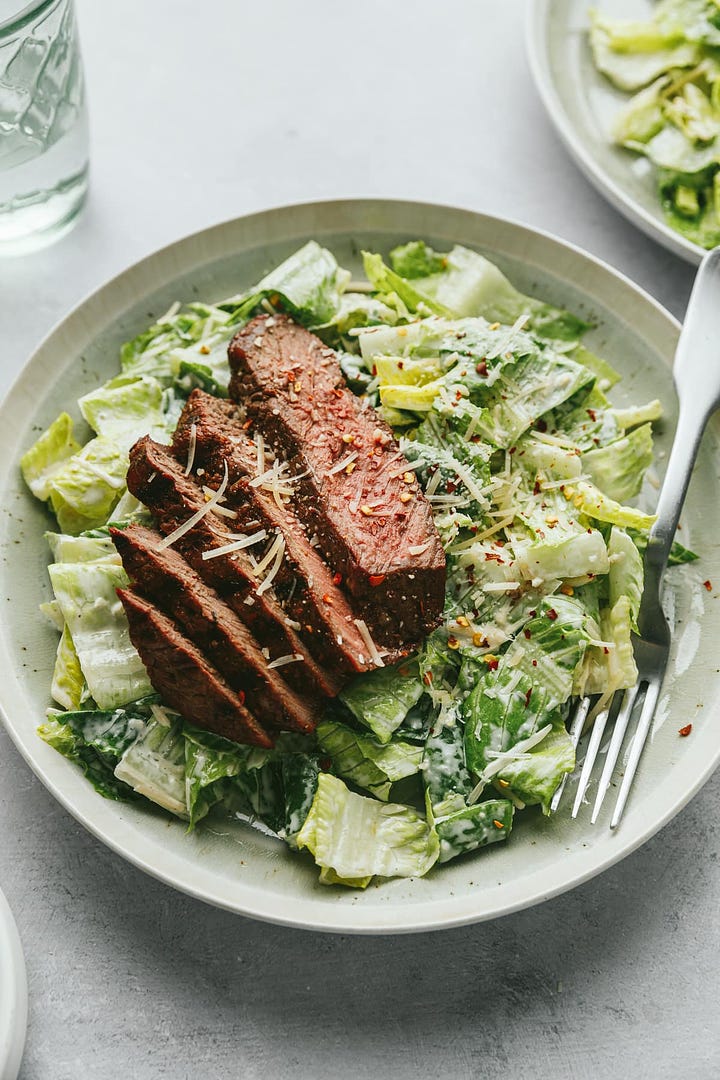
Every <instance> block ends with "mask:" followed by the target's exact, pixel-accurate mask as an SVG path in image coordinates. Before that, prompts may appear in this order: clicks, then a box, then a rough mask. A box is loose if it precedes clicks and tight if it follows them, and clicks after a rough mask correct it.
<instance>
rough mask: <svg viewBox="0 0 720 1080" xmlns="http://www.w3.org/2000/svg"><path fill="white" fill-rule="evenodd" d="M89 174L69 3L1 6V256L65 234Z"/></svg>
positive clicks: (46, 0) (0, 2) (40, 0)
mask: <svg viewBox="0 0 720 1080" xmlns="http://www.w3.org/2000/svg"><path fill="white" fill-rule="evenodd" d="M87 173H88V124H87V110H86V106H85V87H84V82H83V70H82V60H81V57H80V43H79V41H78V34H77V27H76V25H75V13H74V10H73V3H72V0H35V2H34V3H25V4H22V3H21V2H20V0H15V2H12V0H0V255H2V254H5V253H12V252H16V251H28V250H32V249H33V248H35V247H39V246H42V245H43V244H45V243H47V242H48V241H49V240H51V239H54V238H55V237H56V236H59V235H60V234H61V233H62V232H64V231H65V228H66V227H67V225H68V224H69V223H70V222H71V221H72V220H73V218H74V217H75V215H76V214H77V212H78V211H79V209H80V207H81V206H82V204H83V201H84V199H85V194H86V192H87Z"/></svg>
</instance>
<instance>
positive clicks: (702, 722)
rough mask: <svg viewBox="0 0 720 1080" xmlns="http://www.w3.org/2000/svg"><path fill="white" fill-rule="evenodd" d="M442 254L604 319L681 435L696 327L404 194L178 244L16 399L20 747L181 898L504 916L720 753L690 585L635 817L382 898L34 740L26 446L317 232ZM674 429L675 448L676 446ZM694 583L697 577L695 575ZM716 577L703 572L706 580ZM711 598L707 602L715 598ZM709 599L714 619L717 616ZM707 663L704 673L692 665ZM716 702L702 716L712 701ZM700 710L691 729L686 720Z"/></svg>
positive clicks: (11, 434)
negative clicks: (170, 313) (192, 307)
mask: <svg viewBox="0 0 720 1080" xmlns="http://www.w3.org/2000/svg"><path fill="white" fill-rule="evenodd" d="M418 236H421V237H424V238H425V239H427V240H429V241H430V243H432V244H433V245H434V246H436V247H437V248H439V249H440V250H446V249H447V248H448V246H450V245H451V244H452V243H453V242H455V241H459V242H462V243H464V244H469V245H471V246H475V247H477V248H481V249H483V250H484V251H486V252H487V253H488V254H489V255H490V256H491V257H492V258H494V259H496V260H497V261H498V262H499V263H500V265H501V266H502V267H503V268H504V269H505V270H506V271H507V272H508V273H509V274H510V275H511V277H512V278H513V280H514V281H515V282H516V283H517V284H518V286H519V287H521V288H522V289H523V290H524V291H526V292H530V293H532V294H533V295H537V296H541V297H543V298H546V299H548V300H549V301H553V302H556V303H561V304H565V305H567V306H568V307H569V308H571V309H573V310H575V311H577V312H579V313H581V314H582V313H585V314H586V315H587V314H590V315H592V316H593V317H594V318H595V319H596V320H597V324H598V325H597V328H596V329H595V330H594V331H593V332H592V333H591V334H590V335H589V337H588V341H589V344H590V346H591V347H594V348H595V349H596V351H599V352H600V353H602V354H604V355H606V356H607V357H608V358H609V359H610V360H611V361H613V362H614V363H616V364H618V365H619V366H620V367H621V368H622V370H623V372H624V373H625V375H626V379H625V381H624V383H623V386H622V390H621V391H620V393H619V395H618V400H619V401H624V400H625V401H627V400H630V399H632V400H634V401H639V400H644V399H649V398H653V397H656V396H657V397H661V398H662V399H663V402H664V404H665V406H666V408H667V411H668V415H669V418H670V426H672V422H673V416H674V409H675V405H674V401H675V399H674V393H673V389H672V380H671V375H670V369H669V364H670V361H671V358H672V355H673V351H674V347H675V343H676V339H677V334H678V325H677V323H676V322H675V321H674V320H673V319H672V317H671V316H670V315H668V314H667V312H665V311H664V310H663V309H662V308H661V307H660V306H659V305H658V304H656V303H655V301H653V300H652V299H651V298H650V297H649V296H647V295H646V294H645V293H643V292H642V291H641V290H639V289H638V288H636V287H635V286H634V285H632V284H631V283H630V282H629V281H627V280H626V279H625V278H623V277H621V276H620V275H619V274H617V273H615V272H614V271H613V270H611V269H610V268H609V267H608V266H605V265H604V264H602V263H600V262H598V261H597V260H596V259H593V258H592V257H591V256H588V255H585V254H583V253H582V252H580V251H578V250H577V249H575V248H572V247H570V246H568V245H567V244H563V243H561V242H560V241H558V240H555V239H553V238H552V237H549V236H546V235H543V234H541V233H538V232H534V231H532V230H530V229H527V228H525V227H523V226H522V225H517V224H512V223H510V222H507V221H499V220H497V219H494V218H490V217H485V216H483V215H481V214H475V213H471V212H469V211H463V210H455V209H449V208H447V207H442V206H429V205H424V204H419V203H405V202H391V201H387V200H367V201H365V200H352V201H344V202H326V203H316V204H307V205H303V206H295V207H285V208H283V209H279V210H270V211H267V212H265V213H262V214H254V215H253V216H251V217H246V218H240V219H239V220H236V221H230V222H227V223H226V224H224V225H219V226H217V227H215V228H212V229H208V230H206V231H204V232H201V233H198V234H196V235H195V236H190V237H187V238H185V239H183V240H180V241H178V242H177V243H175V244H172V245H170V247H167V248H164V249H163V250H162V251H159V252H157V253H156V254H154V255H151V256H150V257H149V258H147V259H145V260H143V261H142V262H140V263H138V264H137V265H136V266H133V267H132V268H131V269H129V270H127V271H126V272H125V273H123V274H121V275H120V276H119V277H117V278H115V279H114V280H113V281H111V282H110V283H109V284H107V285H105V286H104V287H103V288H101V289H100V290H99V291H98V292H96V293H94V294H93V295H92V296H90V297H89V299H87V300H86V301H85V302H84V303H82V304H81V305H80V307H78V308H77V309H76V310H75V311H74V312H73V313H72V314H71V315H69V316H68V318H67V319H65V320H64V321H63V322H62V323H61V324H60V325H59V326H58V327H57V328H56V329H55V330H53V332H52V333H51V334H50V336H49V337H48V338H47V339H46V340H45V341H44V342H43V344H42V345H41V346H40V348H39V349H38V350H37V352H36V353H35V355H34V356H33V358H32V359H31V360H30V362H29V364H28V365H27V367H26V368H25V370H24V371H23V373H22V374H21V376H20V378H19V379H18V381H17V383H16V385H15V386H14V388H13V389H12V391H11V392H10V394H9V396H8V398H7V400H6V401H5V403H4V405H3V406H2V408H1V409H0V431H1V432H2V433H3V438H4V439H5V440H6V443H7V450H6V452H5V453H3V454H2V455H0V505H2V506H3V507H4V508H5V509H6V511H9V513H7V512H6V513H5V514H4V515H2V516H0V556H1V557H2V559H1V562H0V600H1V601H2V603H3V605H4V607H3V611H2V619H0V627H1V628H0V670H2V671H3V672H4V673H5V674H4V678H3V680H2V684H1V689H0V698H1V700H2V707H3V712H4V718H5V723H6V725H7V728H8V730H9V732H10V734H11V736H12V738H13V739H14V741H15V743H16V745H17V746H18V748H19V749H20V751H21V753H22V754H23V755H24V756H25V758H26V759H27V761H28V762H29V764H30V765H31V767H32V768H33V769H34V771H35V772H36V773H37V775H38V776H39V777H40V778H41V779H42V781H43V783H44V784H46V786H47V787H48V788H49V789H50V791H52V792H53V794H54V795H55V796H56V798H57V799H59V801H60V802H61V803H62V804H63V805H64V806H66V807H67V809H68V810H70V812H71V813H72V814H74V816H75V817H76V818H78V820H79V821H81V822H82V823H83V824H84V825H85V826H86V827H87V828H88V829H90V830H91V832H93V833H94V834H95V835H96V836H98V837H99V838H100V839H101V840H103V841H104V842H105V843H106V844H107V845H108V846H110V847H111V848H113V849H114V850H115V851H117V852H119V853H120V854H121V855H123V856H124V857H125V858H127V859H129V860H130V861H131V862H133V863H135V864H136V865H137V866H140V867H142V868H143V869H144V870H147V871H148V873H151V874H154V875H155V876H156V877H158V878H161V879H162V880H163V881H166V882H168V883H169V884H171V885H173V886H175V887H176V888H178V889H182V890H183V891H185V892H187V893H190V894H191V895H193V896H197V897H200V898H201V899H203V900H206V901H209V902H210V903H213V904H217V905H219V906H221V907H225V908H229V909H231V910H233V911H237V912H242V913H243V914H246V915H251V916H254V917H256V918H261V919H267V920H270V921H274V922H281V923H287V924H290V925H294V926H302V927H307V928H313V929H319V930H332V931H342V932H359V933H374V932H377V933H380V932H402V931H409V930H421V929H430V928H436V927H444V926H452V925H457V924H461V923H468V922H473V921H476V920H479V919H489V918H493V917H495V916H497V915H501V914H504V913H507V912H510V911H513V910H515V909H518V908H522V907H526V906H528V905H530V904H534V903H537V902H539V901H540V900H544V899H545V898H547V897H549V896H552V895H553V894H555V893H559V892H562V891H563V890H565V889H569V888H571V887H572V886H574V885H577V884H578V883H579V882H581V881H585V880H586V879H587V878H590V877H592V876H593V875H594V874H597V873H598V872H599V871H601V870H603V869H604V868H606V867H608V866H610V865H611V864H612V863H614V862H617V860H618V859H621V858H622V857H623V856H624V855H627V854H628V853H629V852H630V851H632V850H633V849H634V848H636V847H638V845H639V844H641V843H643V841H644V840H647V838H648V837H649V836H651V835H652V834H653V833H654V832H656V831H657V829H659V828H660V827H661V826H662V825H663V824H664V823H665V822H666V821H668V820H669V819H670V818H671V817H672V816H673V815H674V814H675V813H677V811H678V810H679V809H680V808H681V807H682V806H683V805H684V804H685V803H686V802H687V801H688V799H689V798H690V797H691V796H692V795H693V794H694V792H696V791H697V790H698V788H699V787H700V786H701V784H702V783H703V782H704V781H705V780H706V779H707V777H708V776H709V775H710V773H711V772H712V770H713V769H714V767H715V765H716V764H717V762H718V759H719V758H720V740H718V739H717V734H716V728H715V724H714V722H713V721H714V716H713V714H714V712H715V709H716V707H717V705H718V699H719V698H720V681H719V680H718V677H717V661H716V655H715V654H716V646H715V642H716V640H717V636H718V632H719V631H720V604H718V602H717V601H715V600H712V599H711V598H710V594H709V593H706V592H705V590H703V589H702V587H700V588H699V590H698V589H690V588H688V587H685V588H683V589H681V590H680V592H679V604H680V606H681V608H682V609H683V611H685V609H686V608H690V607H691V606H692V605H695V606H696V607H698V613H699V614H700V619H699V621H698V620H697V619H696V620H695V621H690V622H689V623H688V622H687V620H686V623H685V624H684V625H683V628H682V629H683V636H682V637H681V639H680V641H679V653H678V662H677V665H676V666H677V669H678V670H677V672H676V678H675V681H674V683H673V685H672V687H671V691H670V695H669V697H668V699H667V700H666V701H665V703H664V705H663V708H662V709H661V714H660V719H661V720H663V718H664V723H662V724H661V725H660V726H659V728H658V729H657V730H656V731H655V733H654V736H653V739H652V742H651V743H650V745H649V746H648V749H647V752H646V754H645V757H644V760H643V762H642V765H641V769H640V773H639V775H638V779H637V786H636V789H635V791H634V793H633V798H632V801H631V804H630V806H629V809H628V812H627V814H626V817H625V820H624V821H623V825H622V828H620V829H619V830H617V831H616V832H615V833H613V834H611V833H610V831H609V830H608V829H607V827H606V824H601V825H599V826H596V827H595V828H591V827H590V825H589V824H588V818H587V816H583V818H582V819H581V820H580V821H578V822H576V823H573V822H571V821H570V820H569V818H568V816H567V813H564V814H561V815H560V816H558V817H557V818H556V819H554V820H547V819H543V818H542V817H541V816H540V815H539V814H535V813H534V812H528V813H526V814H522V815H520V816H519V818H518V821H517V826H516V830H515V832H514V833H513V836H512V838H511V840H510V842H509V843H507V844H497V845H494V847H493V848H492V849H490V850H488V851H486V852H481V853H479V854H478V855H477V856H476V857H472V856H471V857H468V858H466V859H463V860H457V861H455V862H454V863H451V864H450V865H448V866H447V867H445V868H443V869H441V870H434V871H432V872H431V873H430V874H429V875H428V876H427V877H425V878H422V879H419V880H411V881H407V880H397V881H391V882H384V883H382V884H379V885H377V886H376V885H373V886H371V887H370V888H369V889H368V890H367V891H365V892H355V891H349V890H348V891H343V890H341V889H329V888H327V887H324V886H321V885H319V884H318V883H317V871H316V869H315V867H314V865H313V863H312V861H311V860H310V859H309V857H307V856H306V855H301V856H298V855H296V854H293V853H292V852H290V851H289V850H288V849H287V848H286V847H285V846H284V845H283V844H281V843H280V842H278V841H275V840H273V839H272V838H270V837H266V836H263V835H261V834H259V833H258V832H256V831H254V830H251V829H247V828H243V827H242V826H241V825H239V824H238V825H235V826H231V825H225V824H214V825H213V826H212V830H210V829H209V828H200V829H198V830H197V832H196V833H195V834H194V835H192V836H188V835H187V834H186V832H185V828H184V826H183V825H182V824H180V823H178V822H174V821H170V820H169V819H168V817H167V816H165V815H164V814H163V813H162V812H160V811H155V810H154V809H153V808H152V807H147V808H142V807H140V808H139V807H138V806H137V805H122V804H117V803H113V802H107V801H105V800H104V799H102V798H100V796H98V795H97V794H96V793H95V792H94V790H93V789H92V788H91V787H90V785H89V784H88V783H87V782H86V781H85V780H84V778H83V777H82V776H81V775H80V773H79V772H78V771H77V770H76V769H75V768H74V767H73V766H72V765H71V764H70V763H69V762H67V761H66V760H65V759H64V758H62V757H60V756H59V755H58V754H57V753H56V752H55V751H54V750H52V749H50V747H48V746H46V745H45V744H44V743H43V742H41V741H40V739H39V738H38V737H37V736H36V734H35V726H36V724H37V723H38V722H39V721H41V720H42V718H43V714H44V710H45V708H46V706H47V705H48V704H49V701H48V688H49V685H50V676H51V671H52V664H53V654H54V649H55V645H56V635H55V632H54V631H53V630H52V628H50V627H49V626H46V625H45V621H44V620H43V619H42V618H40V617H39V616H38V614H37V605H38V604H39V603H40V602H41V601H42V600H44V599H46V598H47V596H48V592H49V586H48V583H47V576H46V572H45V566H46V562H47V552H46V550H45V544H44V541H43V536H42V533H43V530H44V529H46V528H48V527H50V525H51V521H50V518H49V517H48V516H47V515H46V513H45V512H44V510H43V508H42V507H41V506H40V504H39V503H37V502H36V501H35V500H34V499H33V498H32V497H31V496H30V495H29V494H28V493H27V491H26V490H25V488H24V486H23V484H22V482H21V480H20V477H19V473H18V459H19V456H20V454H21V453H22V451H23V450H24V449H25V448H26V447H27V446H28V445H29V444H30V443H31V442H32V441H33V440H34V438H36V436H37V433H38V432H39V431H40V430H41V429H42V428H44V427H45V426H46V425H47V424H48V423H49V422H50V421H51V420H52V419H54V417H55V416H56V415H57V413H58V411H59V410H60V409H61V408H67V409H69V410H70V411H71V412H74V413H75V414H76V415H77V410H76V408H75V402H76V399H77V398H78V396H79V395H80V394H81V393H84V392H85V391H87V390H89V389H90V388H91V387H95V386H97V385H98V384H99V383H100V382H101V381H102V380H104V379H107V378H109V377H110V376H111V375H112V374H114V373H115V371H116V366H117V350H118V346H119V344H120V343H121V342H122V341H124V340H125V339H126V338H128V337H130V336H131V335H132V334H135V333H137V332H138V331H139V330H141V329H142V328H144V327H146V326H147V324H148V321H149V320H150V319H151V317H152V314H153V313H154V314H156V315H157V314H159V313H160V312H161V311H164V310H166V309H167V307H168V306H169V304H170V303H171V302H172V301H173V300H175V299H176V298H177V299H180V300H186V299H192V298H194V297H205V298H210V299H217V298H220V297H223V296H227V295H230V294H232V293H235V292H238V291H239V290H240V289H242V288H245V287H248V286H249V285H250V284H251V283H253V282H255V281H256V280H258V278H259V277H260V275H261V273H263V272H264V271H266V270H267V269H268V268H269V267H272V266H273V265H275V264H276V263H277V262H278V261H279V260H280V259H281V258H282V257H284V256H286V255H287V254H289V253H290V252H291V251H292V250H294V249H295V248H297V247H298V246H299V245H300V244H301V243H303V242H304V241H305V240H307V239H308V238H310V237H316V238H318V239H319V240H320V241H321V242H322V243H324V244H327V245H328V246H329V247H330V248H332V249H333V250H334V251H335V252H336V254H337V256H338V258H339V260H340V262H341V263H343V264H345V265H349V266H351V267H354V268H356V269H359V266H360V260H359V256H358V252H359V251H360V249H361V248H363V247H370V248H374V249H380V250H384V251H387V250H388V249H389V248H391V247H392V246H393V245H394V244H396V243H398V242H400V241H404V240H407V239H409V238H411V237H418ZM718 445H719V444H718V431H717V429H716V428H713V429H712V430H711V431H710V432H709V433H708V435H707V437H706V440H705V445H704V448H703V452H702V454H701V458H700V463H699V466H698V473H699V475H698V477H697V479H696V481H694V483H693V485H692V487H691V493H690V501H689V510H688V513H687V515H686V520H685V532H684V534H683V535H684V537H685V538H689V542H693V541H695V542H696V543H697V546H698V547H699V548H701V549H702V553H703V562H702V569H701V575H702V578H710V579H713V580H715V581H717V582H718V583H719V584H720V491H719V490H718V478H717V477H718V474H717V471H716V466H717V464H718V462H720V456H719V451H718ZM667 446H668V437H667V433H666V434H665V436H664V437H662V436H661V438H660V447H661V448H665V449H667ZM691 576H692V575H691ZM693 580H695V581H696V582H699V581H700V580H701V578H700V577H699V576H698V574H697V572H694V578H693ZM706 598H707V599H706ZM703 603H706V611H705V613H704V614H702V612H701V611H700V608H701V607H702V605H703ZM690 661H692V663H691V665H690V666H689V667H688V664H690ZM699 705H703V706H704V708H703V709H701V710H700V709H699V708H698V706H699ZM688 721H693V723H694V725H695V727H694V730H693V734H692V737H691V738H686V739H681V738H679V736H678V734H677V731H678V728H680V727H682V726H683V725H684V724H686V723H688Z"/></svg>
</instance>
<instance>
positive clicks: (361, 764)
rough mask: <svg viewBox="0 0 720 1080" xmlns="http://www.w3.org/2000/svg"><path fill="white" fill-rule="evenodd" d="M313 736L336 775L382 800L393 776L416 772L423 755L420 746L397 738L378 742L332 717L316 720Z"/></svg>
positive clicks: (396, 777)
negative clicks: (387, 741) (319, 721)
mask: <svg viewBox="0 0 720 1080" xmlns="http://www.w3.org/2000/svg"><path fill="white" fill-rule="evenodd" d="M317 738H318V742H319V744H320V748H321V749H322V750H324V751H325V753H326V754H328V756H329V757H330V759H331V761H332V765H333V771H334V772H335V773H337V775H338V776H341V777H342V778H343V779H344V780H349V781H351V782H352V783H353V784H355V786H356V787H360V788H365V790H366V791H369V792H370V793H371V794H372V795H374V796H375V797H376V798H377V799H382V800H387V799H388V798H389V797H390V789H391V787H392V785H393V784H394V783H395V781H396V780H402V779H404V778H405V777H406V776H413V775H414V774H415V773H417V771H418V769H419V768H420V765H421V762H422V758H423V749H422V747H421V746H414V745H412V744H411V743H405V742H401V741H400V740H397V739H394V740H392V741H391V742H389V743H379V742H377V741H376V740H375V739H373V738H372V736H370V735H361V734H359V733H358V732H356V731H353V730H352V728H349V727H347V725H346V724H341V723H339V722H338V721H335V720H323V721H322V722H321V723H320V724H318V728H317Z"/></svg>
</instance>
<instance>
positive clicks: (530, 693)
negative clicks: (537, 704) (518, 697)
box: [525, 686, 533, 709]
mask: <svg viewBox="0 0 720 1080" xmlns="http://www.w3.org/2000/svg"><path fill="white" fill-rule="evenodd" d="M532 692H533V688H532V686H531V687H530V689H529V690H528V692H527V694H526V695H525V708H526V709H529V708H530V698H531V697H532Z"/></svg>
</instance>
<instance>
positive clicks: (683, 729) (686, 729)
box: [678, 724, 692, 739]
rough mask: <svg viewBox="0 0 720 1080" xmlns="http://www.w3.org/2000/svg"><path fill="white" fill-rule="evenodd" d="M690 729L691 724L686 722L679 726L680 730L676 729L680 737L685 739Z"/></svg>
mask: <svg viewBox="0 0 720 1080" xmlns="http://www.w3.org/2000/svg"><path fill="white" fill-rule="evenodd" d="M691 731H692V724H686V725H685V727H681V728H680V730H679V731H678V735H682V737H683V738H684V739H686V738H687V737H688V735H689V734H690V732H691Z"/></svg>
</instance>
